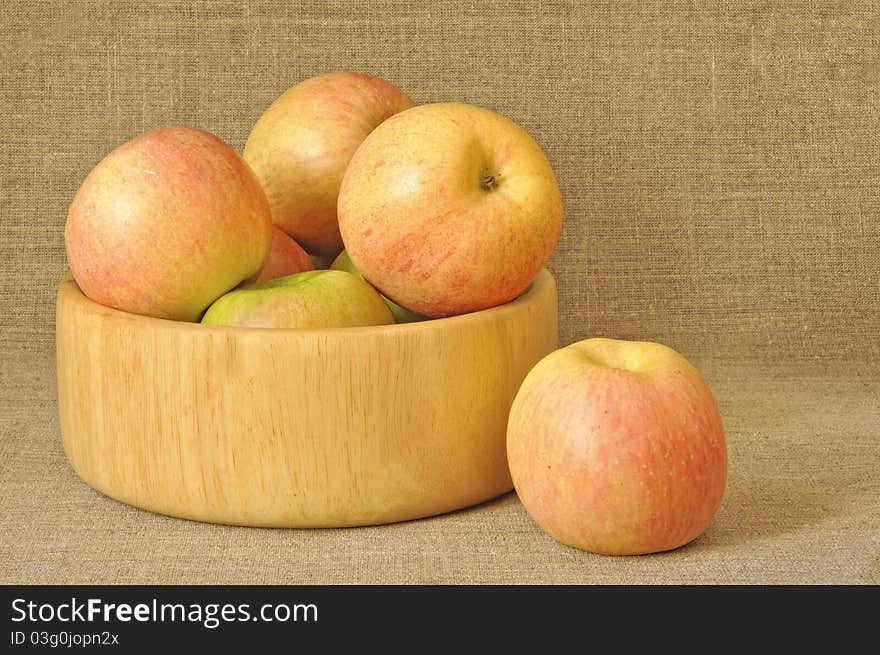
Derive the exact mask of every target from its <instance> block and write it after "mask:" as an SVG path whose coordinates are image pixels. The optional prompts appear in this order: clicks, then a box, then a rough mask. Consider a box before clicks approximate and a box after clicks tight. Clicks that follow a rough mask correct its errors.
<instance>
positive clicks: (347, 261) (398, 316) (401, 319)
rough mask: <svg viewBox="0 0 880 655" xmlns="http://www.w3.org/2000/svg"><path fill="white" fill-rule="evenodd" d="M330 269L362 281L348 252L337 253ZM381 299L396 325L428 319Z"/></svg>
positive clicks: (362, 277)
mask: <svg viewBox="0 0 880 655" xmlns="http://www.w3.org/2000/svg"><path fill="white" fill-rule="evenodd" d="M330 268H331V269H333V270H336V271H346V272H348V273H351V274H353V275H357V276H358V277H359V278H361V279H364V276H363V275H361V273H360V271H358V270H357V267H356V266H355V265H354V262H352V261H351V257H349V256H348V252H346V251H345V250H343V251H342V252H341V253H339V256H338V257H337V258H336V259H335V260H334V261H333V264H332V265H331V266H330ZM367 282H369V280H367ZM382 298H383V299H384V300H385V302H386V303H388V309H390V310H391V314H392V315H393V316H394V321H395V322H396V323H415V322H417V321H424V320H425V319H427V318H428V317H427V316H421V315H420V314H416V313H415V312H411V311H409V310H408V309H407V308H406V307H401V306H400V305H398V304H397V303H396V302H394V301H393V300H389V299H388V298H385V296H382Z"/></svg>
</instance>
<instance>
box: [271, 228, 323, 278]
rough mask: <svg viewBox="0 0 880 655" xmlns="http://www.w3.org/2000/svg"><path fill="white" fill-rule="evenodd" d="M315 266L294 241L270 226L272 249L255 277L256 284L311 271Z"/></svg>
mask: <svg viewBox="0 0 880 655" xmlns="http://www.w3.org/2000/svg"><path fill="white" fill-rule="evenodd" d="M314 269H315V264H314V262H313V261H312V258H311V257H309V254H308V253H307V252H306V251H305V250H303V249H302V246H300V245H299V244H298V243H297V242H296V241H294V240H293V239H291V238H290V237H289V236H287V234H286V233H284V232H282V231H281V230H280V229H278V228H277V227H275V226H274V225H273V226H272V247H271V249H270V250H269V258H268V259H267V260H266V263H265V264H263V269H262V270H261V271H260V274H259V275H258V276H257V279H256V281H257V282H267V281H268V280H274V279H276V278H279V277H286V276H288V275H294V274H295V273H303V272H305V271H313V270H314Z"/></svg>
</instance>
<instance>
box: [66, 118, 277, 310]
mask: <svg viewBox="0 0 880 655" xmlns="http://www.w3.org/2000/svg"><path fill="white" fill-rule="evenodd" d="M64 238H65V245H66V249H67V260H68V263H69V264H70V269H71V272H72V273H73V277H74V278H75V279H76V282H77V284H78V285H79V287H80V289H82V291H83V293H84V294H85V295H86V296H88V297H89V298H91V299H92V300H94V301H95V302H98V303H100V304H103V305H106V306H108V307H115V308H116V309H121V310H124V311H127V312H132V313H135V314H144V315H147V316H155V317H158V318H166V319H172V320H180V321H197V320H199V318H200V317H201V315H202V312H204V311H205V308H207V307H208V305H210V304H211V303H212V302H213V301H214V300H215V299H216V298H217V297H219V296H220V295H222V294H223V293H225V292H226V291H228V290H229V289H231V288H233V287H235V286H237V285H238V284H240V283H241V282H242V281H247V280H253V279H254V278H255V277H256V276H257V274H258V273H259V272H260V269H261V268H262V266H263V262H265V260H266V257H267V256H268V254H269V247H270V244H271V241H272V221H271V215H270V212H269V205H268V203H267V201H266V196H265V194H264V193H263V189H262V187H261V186H260V183H259V181H258V180H257V178H256V177H255V176H254V174H253V172H252V171H251V170H250V168H249V167H248V165H247V164H246V163H245V162H244V160H242V158H241V157H240V156H239V155H238V153H236V152H235V150H233V149H232V147H230V146H229V145H228V144H226V143H224V142H223V141H222V140H221V139H219V138H218V137H216V136H214V135H213V134H209V133H208V132H205V131H203V130H198V129H195V128H191V127H164V128H159V129H155V130H151V131H149V132H146V133H144V134H142V135H140V136H137V137H135V138H134V139H132V140H131V141H128V142H127V143H125V144H123V145H121V146H119V147H118V148H116V149H115V150H113V151H112V152H111V153H110V154H108V155H107V156H106V157H105V158H104V159H103V160H101V162H99V163H98V165H97V166H95V168H94V169H93V170H92V171H91V172H90V173H89V174H88V176H87V177H86V178H85V180H84V181H83V182H82V185H81V186H80V187H79V189H78V190H77V192H76V195H75V196H74V198H73V201H72V203H71V205H70V208H69V211H68V214H67V223H66V226H65V232H64Z"/></svg>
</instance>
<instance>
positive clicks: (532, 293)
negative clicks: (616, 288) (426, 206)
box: [58, 268, 555, 337]
mask: <svg viewBox="0 0 880 655" xmlns="http://www.w3.org/2000/svg"><path fill="white" fill-rule="evenodd" d="M554 284H555V281H554V279H553V276H552V275H551V273H550V271H548V270H547V269H546V268H542V269H541V270H540V271H538V273H537V274H536V275H535V277H534V278H533V279H532V282H531V284H529V286H528V287H527V288H526V290H525V291H524V292H523V293H521V294H520V295H519V296H517V297H516V298H514V299H513V300H511V301H510V302H507V303H505V304H503V305H498V306H496V307H489V308H488V309H481V310H478V311H475V312H470V313H467V314H459V315H457V316H447V317H443V318H432V319H427V320H424V321H416V322H413V323H392V324H391V325H368V326H359V327H335V328H261V327H240V326H228V325H203V324H201V323H190V322H188V321H173V320H170V319H165V318H156V317H154V316H145V315H143V314H133V313H131V312H126V311H123V310H121V309H116V308H114V307H109V306H107V305H101V304H100V303H97V302H95V301H94V300H92V299H90V298H89V297H88V296H86V295H85V294H84V293H83V292H82V290H81V289H80V288H79V285H78V284H77V283H76V280H75V279H74V278H73V275H71V274H69V273H68V274H67V275H66V276H65V277H64V279H62V280H61V282H60V284H59V286H58V296H59V297H60V296H61V295H62V294H65V295H67V296H69V298H70V299H71V300H72V301H73V302H74V303H76V306H77V308H78V309H79V310H81V311H84V312H88V313H93V314H101V315H103V316H106V317H109V318H113V319H116V320H119V321H124V322H131V323H141V324H144V326H145V327H150V328H152V329H156V330H195V331H198V332H199V333H202V334H205V335H209V334H226V335H242V336H244V335H263V336H265V335H268V334H273V335H293V334H298V335H303V336H310V337H320V336H323V337H337V336H340V335H345V336H354V335H357V336H382V335H388V334H403V333H410V332H419V331H422V330H428V329H431V330H433V329H443V328H447V327H449V328H452V327H459V326H461V325H466V324H468V323H477V322H482V321H484V320H486V319H487V318H490V317H492V316H504V315H507V314H511V313H513V312H516V311H518V310H519V309H521V308H522V307H525V306H528V305H531V304H534V302H535V298H537V297H539V296H540V294H542V293H544V290H545V289H547V288H549V287H550V286H551V285H554Z"/></svg>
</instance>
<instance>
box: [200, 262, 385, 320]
mask: <svg viewBox="0 0 880 655" xmlns="http://www.w3.org/2000/svg"><path fill="white" fill-rule="evenodd" d="M202 323H203V324H205V325H237V326H241V327H261V328H333V327H358V326H364V325H390V324H392V323H394V317H393V316H392V315H391V310H390V309H388V305H386V304H385V301H384V300H382V296H380V295H379V293H378V292H377V291H376V290H375V289H374V288H373V287H371V286H370V285H369V284H367V283H366V282H365V281H364V280H362V279H360V278H359V277H357V276H356V275H352V274H351V273H346V272H344V271H306V272H304V273H297V274H295V275H288V276H287V277H282V278H277V279H275V280H269V281H268V282H260V283H255V284H248V285H244V286H242V287H239V288H238V289H235V290H233V291H230V292H229V293H227V294H225V295H223V296H221V297H220V298H218V299H217V300H216V301H215V302H214V304H212V305H211V306H210V307H209V308H208V311H207V312H205V315H204V317H203V318H202Z"/></svg>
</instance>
